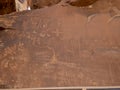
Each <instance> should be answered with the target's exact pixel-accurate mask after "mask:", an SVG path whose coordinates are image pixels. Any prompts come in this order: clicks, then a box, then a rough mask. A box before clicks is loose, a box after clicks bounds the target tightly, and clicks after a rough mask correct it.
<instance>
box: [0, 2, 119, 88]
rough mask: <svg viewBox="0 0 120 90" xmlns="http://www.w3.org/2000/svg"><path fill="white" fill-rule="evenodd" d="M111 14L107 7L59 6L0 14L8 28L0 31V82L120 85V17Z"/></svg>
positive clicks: (14, 85) (33, 85) (9, 85)
mask: <svg viewBox="0 0 120 90" xmlns="http://www.w3.org/2000/svg"><path fill="white" fill-rule="evenodd" d="M111 9H112V8H111ZM84 10H85V11H84ZM96 10H98V9H96ZM93 14H94V15H93ZM91 15H93V16H91ZM111 18H112V16H111V13H109V12H108V11H106V12H105V13H101V12H99V13H97V11H96V12H95V13H94V12H93V11H92V12H91V10H89V8H78V7H73V6H69V5H68V6H62V5H60V4H58V5H54V6H52V7H49V8H43V9H38V10H33V11H26V12H21V13H15V14H11V15H5V16H0V27H3V26H4V27H7V29H6V30H2V31H0V84H1V85H2V86H3V87H4V88H36V87H55V86H56V87H57V86H59V87H64V86H66V87H68V86H117V85H120V77H119V76H120V67H119V65H120V39H119V37H120V30H119V28H120V27H119V26H120V25H119V24H120V23H119V22H120V18H119V17H115V18H112V19H111ZM8 28H9V29H8Z"/></svg>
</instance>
